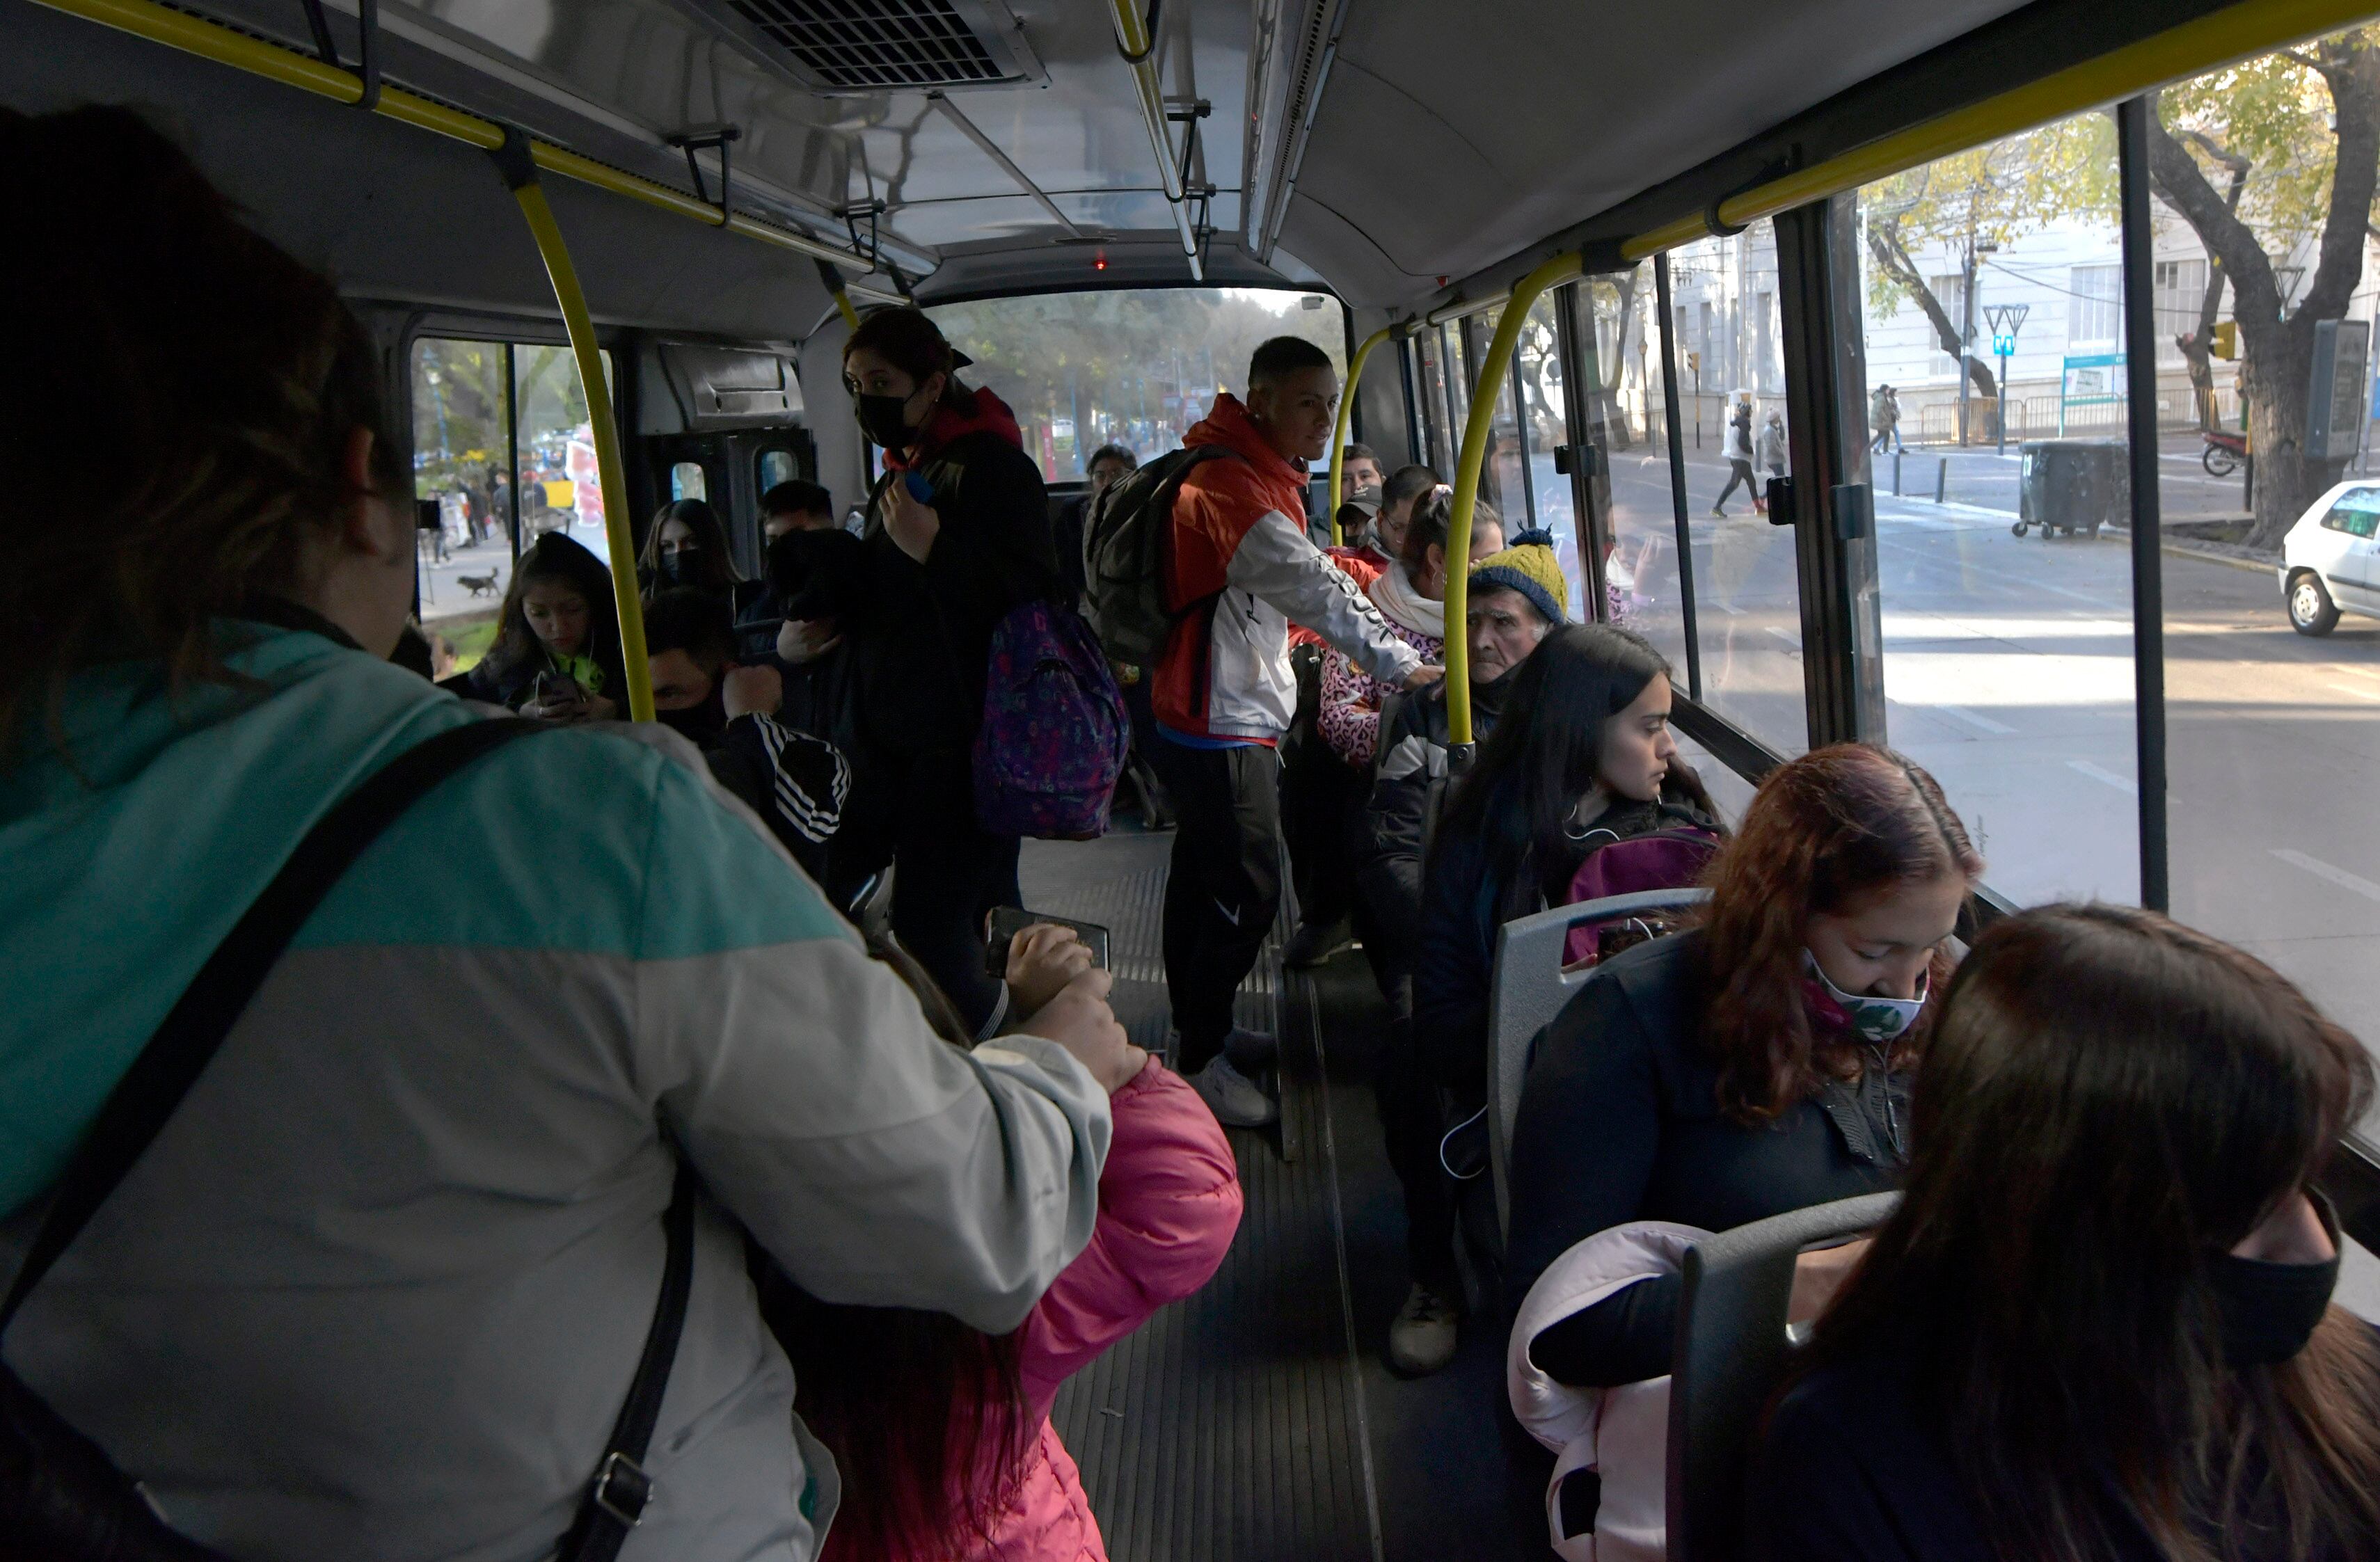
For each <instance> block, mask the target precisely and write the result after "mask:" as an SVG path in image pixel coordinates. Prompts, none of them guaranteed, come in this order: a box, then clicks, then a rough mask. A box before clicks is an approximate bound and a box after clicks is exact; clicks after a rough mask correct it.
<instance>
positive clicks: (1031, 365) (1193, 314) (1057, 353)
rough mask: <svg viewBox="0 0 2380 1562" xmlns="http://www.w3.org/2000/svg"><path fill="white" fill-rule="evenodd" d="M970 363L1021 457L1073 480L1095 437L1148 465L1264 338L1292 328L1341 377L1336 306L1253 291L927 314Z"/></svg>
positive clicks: (1120, 294) (1188, 290) (1194, 291)
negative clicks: (1002, 411) (1004, 409)
mask: <svg viewBox="0 0 2380 1562" xmlns="http://www.w3.org/2000/svg"><path fill="white" fill-rule="evenodd" d="M927 312H928V313H929V314H930V315H932V316H933V317H934V320H935V322H936V323H937V324H939V325H941V328H942V333H943V334H944V335H946V336H948V337H949V338H950V340H951V345H953V346H955V347H956V348H958V349H959V351H961V352H963V353H965V354H966V355H967V356H968V357H971V358H973V359H975V365H974V367H973V368H970V369H965V370H964V371H962V373H961V375H960V378H961V379H963V380H965V381H967V382H968V383H970V384H977V385H984V386H988V387H990V390H991V391H992V393H993V394H995V395H998V396H999V397H1000V398H1001V399H1002V401H1005V402H1006V403H1007V404H1008V406H1009V408H1010V410H1011V411H1013V412H1014V413H1015V414H1016V421H1017V426H1018V428H1019V429H1020V430H1022V431H1023V434H1024V438H1025V449H1026V454H1029V455H1031V456H1032V457H1033V458H1034V459H1035V461H1037V462H1038V463H1039V465H1040V467H1041V476H1042V478H1044V479H1045V480H1046V481H1050V482H1079V481H1082V480H1083V479H1084V478H1085V477H1086V473H1085V472H1084V469H1083V463H1084V460H1085V458H1086V457H1087V456H1088V455H1089V454H1090V453H1091V452H1092V451H1095V450H1097V449H1099V446H1101V445H1103V444H1120V445H1123V446H1125V447H1126V448H1128V449H1130V450H1131V451H1133V452H1134V453H1135V454H1137V455H1138V456H1139V457H1140V458H1141V459H1142V460H1144V461H1146V460H1147V459H1149V458H1150V457H1151V456H1153V455H1159V454H1163V453H1164V452H1166V451H1169V450H1172V449H1174V448H1176V447H1178V446H1179V445H1180V444H1181V443H1182V436H1183V434H1184V432H1186V431H1187V430H1189V428H1190V426H1191V425H1192V424H1194V423H1196V422H1197V421H1198V419H1199V418H1203V417H1205V416H1206V415H1207V409H1208V406H1211V405H1212V404H1213V402H1214V399H1215V396H1216V394H1217V393H1218V392H1220V391H1229V392H1231V393H1232V394H1233V395H1235V396H1236V395H1242V394H1245V392H1246V389H1247V372H1248V358H1249V356H1250V355H1251V354H1253V353H1254V352H1255V351H1256V348H1257V344H1259V343H1261V342H1263V341H1265V340H1267V339H1268V338H1269V337H1274V336H1302V337H1304V338H1305V339H1306V340H1307V341H1310V342H1312V343H1314V344H1315V345H1317V346H1318V347H1320V348H1321V349H1322V350H1323V351H1324V352H1325V353H1327V354H1328V355H1329V356H1330V362H1331V364H1332V366H1333V367H1334V368H1335V369H1337V370H1338V371H1339V375H1340V378H1341V379H1342V381H1343V380H1344V379H1345V377H1346V372H1347V363H1346V351H1347V319H1346V311H1345V310H1344V309H1342V308H1341V306H1340V304H1339V301H1338V300H1337V299H1335V298H1330V297H1325V296H1323V295H1321V294H1318V293H1293V292H1286V291H1282V290H1280V289H1274V288H1260V287H1209V288H1194V287H1160V288H1139V289H1127V290H1122V291H1117V292H1109V293H1045V294H1039V295H1036V296H1034V297H1017V298H988V299H984V300H982V301H980V302H977V303H972V304H945V305H941V306H938V307H936V308H934V309H929V310H928V311H927Z"/></svg>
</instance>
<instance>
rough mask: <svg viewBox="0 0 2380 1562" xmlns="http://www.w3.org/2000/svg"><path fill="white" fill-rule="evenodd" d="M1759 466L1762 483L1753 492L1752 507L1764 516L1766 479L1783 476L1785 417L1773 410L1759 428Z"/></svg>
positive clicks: (1766, 505) (1766, 495) (1765, 509)
mask: <svg viewBox="0 0 2380 1562" xmlns="http://www.w3.org/2000/svg"><path fill="white" fill-rule="evenodd" d="M1759 465H1760V470H1761V473H1762V481H1761V486H1760V487H1759V488H1758V489H1757V490H1754V492H1753V495H1752V507H1753V508H1754V509H1755V510H1757V511H1758V512H1760V514H1762V515H1767V514H1768V485H1767V478H1781V477H1783V476H1784V475H1785V415H1784V414H1783V413H1781V412H1779V411H1776V410H1775V409H1773V408H1772V409H1771V410H1770V412H1769V414H1768V418H1767V422H1765V423H1763V424H1762V425H1761V426H1760V460H1759Z"/></svg>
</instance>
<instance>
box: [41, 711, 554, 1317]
mask: <svg viewBox="0 0 2380 1562" xmlns="http://www.w3.org/2000/svg"><path fill="white" fill-rule="evenodd" d="M540 725H541V723H539V722H536V721H529V720H517V719H510V720H490V721H474V722H472V723H470V724H469V725H468V726H462V727H454V728H450V729H448V730H447V731H445V732H443V733H439V734H437V735H436V736H435V737H432V738H430V739H428V740H427V741H425V742H422V743H419V744H417V745H414V746H413V747H412V748H409V749H407V751H406V752H405V753H403V754H401V755H399V756H398V757H396V758H395V759H393V760H391V761H390V762H389V763H388V764H386V765H384V766H383V767H382V768H381V769H379V770H378V771H377V772H375V773H374V774H373V775H372V776H371V778H370V780H368V781H365V782H364V783H363V784H362V785H361V786H358V787H357V788H356V789H355V790H354V791H353V792H351V793H348V794H347V795H346V797H344V798H342V799H341V800H340V801H339V802H338V804H337V805H334V807H333V808H332V809H331V811H330V812H329V813H327V814H325V815H323V816H322V818H321V819H319V820H317V821H316V822H315V825H314V828H313V829H310V830H308V831H307V832H306V836H305V839H303V840H301V841H300V842H298V843H297V851H296V852H295V853H293V854H291V855H290V857H289V860H288V861H287V862H285V863H284V864H283V865H282V866H281V871H280V872H279V873H277V874H275V875H274V876H273V882H272V883H270V884H268V885H266V886H265V887H264V893H263V894H261V895H260V896H258V897H257V899H256V902H255V903H254V904H252V905H250V906H249V908H248V911H247V913H246V914H244V915H243V916H241V917H240V919H239V921H238V922H237V923H236V924H234V925H233V927H232V930H231V931H230V932H229V933H227V934H225V937H224V940H223V942H222V943H220V944H218V945H216V946H215V951H214V953H213V954H212V955H210V956H208V958H207V963H205V964H204V965H202V966H200V968H199V974H198V975H197V976H195V977H193V978H192V979H191V981H190V985H189V986H188V987H186V988H184V989H183V992H182V996H181V999H180V1000H179V1001H177V1002H176V1004H175V1005H174V1007H173V1009H172V1011H170V1012H168V1013H167V1014H166V1016H165V1020H164V1023H163V1024H161V1025H159V1026H158V1027H157V1033H156V1034H155V1035H152V1036H151V1037H150V1038H149V1045H148V1046H146V1047H142V1048H141V1049H140V1056H139V1057H137V1058H135V1059H133V1060H132V1066H131V1067H130V1068H129V1069H128V1070H126V1071H125V1073H124V1077H123V1078H122V1079H120V1080H118V1081H117V1082H116V1084H115V1089H114V1090H113V1091H111V1092H110V1093H109V1094H108V1097H107V1100H106V1101H105V1103H104V1104H103V1105H102V1106H101V1108H100V1109H99V1116H98V1117H97V1118H96V1119H94V1120H92V1122H91V1128H90V1130H89V1131H88V1132H86V1133H85V1134H84V1135H83V1139H82V1143H81V1144H79V1146H77V1147H76V1150H75V1153H74V1156H73V1157H72V1158H71V1159H69V1160H68V1161H67V1168H66V1170H65V1171H64V1172H63V1173H62V1174H60V1176H59V1178H58V1181H57V1191H56V1193H55V1194H54V1195H53V1196H52V1197H51V1200H50V1205H49V1209H48V1210H47V1211H46V1212H45V1213H44V1214H43V1216H42V1226H41V1229H40V1230H39V1231H37V1232H36V1233H34V1236H33V1241H32V1243H31V1245H30V1247H29V1248H28V1249H27V1251H26V1254H25V1261H24V1263H23V1264H22V1265H19V1266H18V1270H17V1277H16V1278H15V1280H13V1281H12V1282H11V1283H10V1285H9V1287H8V1297H7V1301H6V1303H0V1331H5V1330H6V1328H7V1326H8V1324H9V1321H10V1320H11V1319H13V1318H15V1317H16V1315H17V1310H18V1308H19V1307H21V1306H23V1305H24V1303H25V1298H26V1296H27V1295H28V1294H30V1292H31V1290H32V1289H33V1287H34V1286H35V1285H36V1284H38V1283H39V1282H40V1280H41V1278H42V1276H43V1275H45V1274H47V1273H49V1269H50V1265H53V1264H55V1263H56V1262H57V1259H58V1255H59V1254H60V1253H64V1252H66V1250H67V1246H68V1244H70V1243H71V1242H73V1241H74V1240H75V1238H76V1237H77V1236H78V1235H79V1233H80V1232H81V1230H82V1229H83V1227H84V1225H85V1224H86V1223H88V1222H89V1221H90V1219H91V1217H92V1216H93V1215H95V1214H97V1213H98V1211H99V1206H100V1205H102V1204H103V1203H105V1202H106V1200H107V1196H108V1195H109V1194H110V1193H114V1192H115V1188H116V1185H117V1184H118V1183H120V1182H122V1181H124V1178H125V1175H126V1174H127V1173H128V1172H129V1171H130V1170H131V1169H132V1167H133V1164H134V1163H135V1162H136V1161H138V1160H139V1159H140V1156H141V1153H142V1152H143V1151H145V1150H146V1149H148V1147H149V1144H150V1142H151V1141H152V1140H153V1139H155V1138H156V1137H157V1134H158V1132H159V1131H160V1130H162V1129H163V1128H164V1126H165V1122H166V1120H167V1119H169V1118H171V1117H172V1116H173V1115H174V1110H175V1108H177V1107H179V1106H180V1105H181V1104H182V1097H183V1096H186V1095H188V1093H189V1089H190V1086H192V1085H193V1084H197V1083H198V1079H199V1075H200V1073H201V1072H204V1071H205V1069H206V1066H207V1064H208V1062H209V1061H210V1060H212V1059H213V1057H214V1055H215V1052H216V1050H217V1049H218V1048H219V1047H222V1045H223V1041H224V1037H225V1036H226V1035H230V1034H231V1028H232V1026H233V1024H234V1023H237V1021H238V1019H239V1016H240V1013H241V1011H244V1010H246V1009H247V1007H248V1002H249V999H251V998H253V997H254V996H255V994H256V989H257V988H258V987H261V986H262V985H263V982H264V978H265V976H266V975H268V974H269V973H270V972H271V971H272V969H273V965H274V964H275V963H277V962H278V961H279V960H280V958H281V955H282V951H285V950H286V949H287V948H288V947H289V941H290V940H291V939H292V938H296V937H297V929H298V928H299V927H301V926H304V925H305V922H306V919H307V918H308V917H310V916H311V915H312V914H314V908H315V907H317V906H319V905H321V904H322V898H323V897H324V896H325V895H328V894H329V893H330V891H331V887H332V886H333V885H334V884H336V883H337V882H338V881H339V879H340V878H341V877H342V876H343V875H344V874H345V873H346V870H347V868H348V867H349V866H351V865H352V864H353V863H354V862H355V860H356V859H357V858H358V857H359V856H361V855H363V853H364V848H366V847H367V846H370V844H371V843H372V842H374V841H375V840H377V839H379V837H380V834H381V832H382V831H383V830H384V829H387V828H388V827H389V826H390V825H391V824H393V823H395V820H396V819H397V817H399V816H400V815H402V814H403V813H405V811H406V810H407V809H408V808H410V807H411V806H412V805H414V804H415V803H416V802H418V801H419V799H420V798H422V797H423V796H425V795H426V794H428V793H429V792H430V791H431V789H432V788H434V787H435V786H437V785H438V783H439V782H440V781H444V780H445V779H446V778H447V777H449V776H451V775H453V774H454V773H455V771H457V770H460V769H463V768H464V767H465V766H467V765H468V764H470V763H471V761H473V760H474V759H477V758H479V757H481V756H482V755H485V754H488V753H490V752H492V751H493V750H495V749H497V748H500V747H502V746H503V745H505V744H507V743H510V742H512V741H513V740H514V739H516V738H518V737H522V736H524V735H526V734H528V733H532V732H536V731H537V730H539V728H540Z"/></svg>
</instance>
